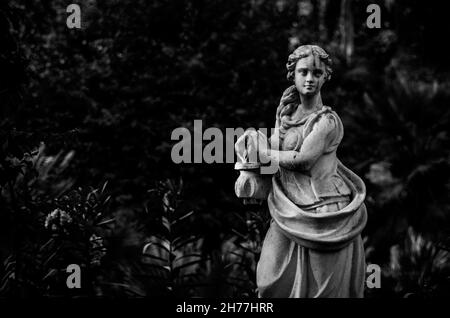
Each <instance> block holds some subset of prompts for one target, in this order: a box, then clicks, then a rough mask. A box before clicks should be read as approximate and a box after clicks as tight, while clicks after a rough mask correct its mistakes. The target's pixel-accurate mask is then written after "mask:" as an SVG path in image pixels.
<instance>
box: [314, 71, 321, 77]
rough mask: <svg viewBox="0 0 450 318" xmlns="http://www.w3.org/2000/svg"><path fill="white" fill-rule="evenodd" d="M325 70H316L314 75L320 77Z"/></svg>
mask: <svg viewBox="0 0 450 318" xmlns="http://www.w3.org/2000/svg"><path fill="white" fill-rule="evenodd" d="M322 74H323V72H322V71H320V70H317V71H314V76H317V77H320V76H322Z"/></svg>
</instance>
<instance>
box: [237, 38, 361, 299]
mask: <svg viewBox="0 0 450 318" xmlns="http://www.w3.org/2000/svg"><path fill="white" fill-rule="evenodd" d="M286 67H287V71H288V73H287V78H288V80H290V81H293V82H294V85H292V86H290V87H289V88H287V89H286V90H285V91H284V93H283V95H282V97H281V101H280V104H279V106H278V108H277V111H276V122H275V132H274V133H273V134H272V136H271V137H270V139H269V140H267V138H266V136H265V135H264V134H263V133H261V132H259V131H258V132H256V131H255V130H247V131H246V132H245V133H244V135H242V136H241V137H240V138H239V139H238V141H237V142H236V144H235V149H236V152H237V154H238V157H239V159H240V161H241V162H238V163H237V164H236V169H238V170H240V171H241V175H240V177H239V179H238V180H237V182H236V187H235V191H236V194H237V195H238V197H241V198H244V199H246V200H247V201H248V202H250V203H255V202H254V200H256V201H258V200H259V201H260V200H261V199H267V203H268V207H269V210H270V214H271V217H272V220H271V223H270V228H269V230H268V232H267V234H266V237H265V239H264V243H263V247H262V251H261V257H260V260H259V262H258V266H257V274H256V276H257V277H256V280H257V286H258V295H259V297H295V298H298V297H302V298H303V297H363V294H364V283H365V271H366V265H365V255H364V247H363V242H362V238H361V231H362V230H363V228H364V226H365V225H366V222H367V212H366V208H365V205H364V198H365V193H366V189H365V185H364V183H363V181H362V180H361V179H360V178H359V177H358V176H357V175H356V174H354V173H353V172H352V171H351V170H349V169H348V168H346V167H345V166H344V165H343V164H342V163H341V162H340V161H339V159H338V158H337V156H336V150H337V148H338V146H339V143H340V142H341V140H342V137H343V132H344V130H343V125H342V122H341V120H340V118H339V116H338V114H337V113H336V112H334V111H333V110H332V108H331V107H328V106H325V105H323V103H322V98H321V94H320V90H321V88H322V85H323V84H324V83H325V82H327V81H328V80H330V78H331V73H332V70H331V59H330V58H329V55H328V54H327V53H326V52H325V51H324V50H323V49H322V48H320V47H318V46H315V45H303V46H300V47H298V48H297V49H296V50H295V51H294V52H293V53H292V54H291V55H290V56H289V59H288V62H287V64H286ZM268 145H269V146H268ZM256 155H257V158H259V159H258V161H255V160H253V161H249V159H248V158H251V157H253V158H255V157H256ZM268 161H271V162H274V161H275V162H276V163H277V166H278V170H277V171H276V172H275V173H274V174H273V175H271V176H268V177H267V176H262V175H259V172H260V170H259V168H260V167H261V165H262V164H261V162H268ZM252 200H253V201H252Z"/></svg>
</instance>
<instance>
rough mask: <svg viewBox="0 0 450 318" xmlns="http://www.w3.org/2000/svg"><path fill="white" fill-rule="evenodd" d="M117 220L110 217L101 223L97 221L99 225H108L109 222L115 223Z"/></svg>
mask: <svg viewBox="0 0 450 318" xmlns="http://www.w3.org/2000/svg"><path fill="white" fill-rule="evenodd" d="M115 220H116V219H115V218H112V219H109V220H106V221H102V222H100V223H97V226H103V225H107V224H110V223H113V222H114V221H115Z"/></svg>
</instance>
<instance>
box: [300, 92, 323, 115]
mask: <svg viewBox="0 0 450 318" xmlns="http://www.w3.org/2000/svg"><path fill="white" fill-rule="evenodd" d="M300 101H301V103H302V104H301V107H302V108H303V110H305V111H308V112H309V111H315V110H317V109H320V108H322V106H323V103H322V96H321V95H320V93H318V94H316V95H313V96H306V95H300Z"/></svg>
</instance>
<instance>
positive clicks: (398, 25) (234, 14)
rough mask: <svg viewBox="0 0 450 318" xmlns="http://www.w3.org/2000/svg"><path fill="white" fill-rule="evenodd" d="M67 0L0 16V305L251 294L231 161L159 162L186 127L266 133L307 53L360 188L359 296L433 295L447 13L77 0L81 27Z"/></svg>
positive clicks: (253, 239) (358, 6)
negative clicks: (301, 50) (296, 55)
mask: <svg viewBox="0 0 450 318" xmlns="http://www.w3.org/2000/svg"><path fill="white" fill-rule="evenodd" d="M70 3H71V2H70V1H63V0H55V1H45V0H44V1H39V2H25V1H18V0H15V1H2V3H1V5H0V43H1V44H0V105H1V110H0V111H1V117H0V190H1V196H0V261H1V263H0V295H1V296H5V297H30V296H36V295H45V296H113V297H116V296H117V297H141V296H154V295H168V296H170V295H172V296H174V295H175V296H200V297H218V296H241V297H253V296H255V288H256V286H255V268H256V267H255V266H256V263H257V260H258V256H259V251H260V248H261V242H262V240H263V238H264V234H265V231H266V229H267V225H268V220H269V217H268V211H267V208H265V207H264V206H263V207H254V206H244V205H243V204H242V202H239V200H238V199H237V198H236V197H235V194H234V182H235V180H236V178H237V175H238V173H237V172H236V171H235V170H234V167H233V164H180V165H176V164H174V163H173V162H172V160H171V156H170V153H171V148H172V146H173V145H174V144H175V142H174V141H171V138H170V137H171V133H172V130H173V129H174V128H177V127H186V128H188V129H191V130H192V128H193V121H194V119H202V120H203V127H204V129H206V128H207V127H218V128H220V129H222V130H223V131H224V130H225V128H226V127H232V128H237V127H243V128H247V127H272V126H273V123H274V120H275V110H276V107H277V105H278V102H279V99H280V97H281V94H282V92H283V90H284V89H285V88H287V87H288V86H289V85H290V83H288V81H287V80H286V70H285V63H286V61H287V57H288V55H289V54H290V52H292V50H293V49H294V48H295V47H297V46H298V45H300V44H309V43H314V44H318V45H320V46H321V47H323V48H324V49H325V50H327V52H328V53H330V55H331V57H332V58H333V62H334V66H333V71H334V73H333V76H332V80H331V82H329V83H326V85H325V86H324V88H323V92H322V94H323V100H324V103H325V104H326V105H330V106H332V107H333V108H334V110H336V111H337V112H338V114H339V115H340V117H341V118H342V121H343V123H344V127H345V136H344V139H343V142H342V143H341V146H340V148H339V150H338V155H339V157H340V159H341V160H342V161H343V162H344V164H346V165H347V166H348V167H350V168H351V169H352V170H353V171H355V172H356V173H357V174H358V175H360V176H361V177H362V178H363V179H364V181H365V183H366V186H367V199H366V205H367V208H368V213H369V222H368V225H367V227H366V229H365V230H364V232H363V237H364V240H365V250H366V258H367V261H368V263H374V264H378V265H379V266H380V267H381V278H382V279H381V288H379V289H367V290H366V294H367V297H421V298H431V297H443V296H448V295H449V293H450V279H449V277H450V276H449V275H450V271H449V269H450V263H449V259H450V256H449V254H448V251H449V248H450V242H449V235H450V230H449V229H450V227H449V213H450V208H449V207H450V205H449V203H450V202H449V199H448V193H449V190H450V182H449V181H450V178H449V176H450V160H449V159H450V156H449V140H450V139H449V123H450V118H449V102H450V96H449V94H450V93H449V92H450V78H449V76H448V75H449V69H450V59H449V52H448V45H447V43H445V37H446V34H447V33H448V31H450V30H449V25H448V21H447V20H448V17H447V16H448V14H447V11H446V8H444V7H442V6H440V5H439V4H438V3H437V2H434V1H433V2H431V1H428V2H425V1H405V0H399V1H392V0H385V1H377V2H374V1H356V0H340V1H329V0H315V1H312V0H311V1H309V0H301V1H293V0H292V1H291V0H277V1H260V0H251V1H238V0H213V1H202V0H198V1H195V0H189V1H188V0H175V1H169V0H155V1H143V0H136V1H131V0H122V1H117V0H111V1H96V0H90V1H85V0H83V1H81V0H80V1H78V2H76V3H78V4H79V5H80V6H81V14H82V15H81V16H82V28H81V29H80V30H78V29H68V28H67V26H66V18H67V16H68V13H66V10H65V9H66V6H67V5H69V4H70ZM370 3H377V4H378V5H380V7H381V22H382V26H381V28H380V29H369V28H368V27H367V26H366V19H367V17H368V16H369V13H367V12H366V8H367V6H368V5H369V4H370ZM71 263H75V264H79V265H80V266H81V273H82V284H81V285H82V288H81V289H68V288H67V287H66V278H67V276H68V274H67V273H66V267H67V265H69V264H71Z"/></svg>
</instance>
